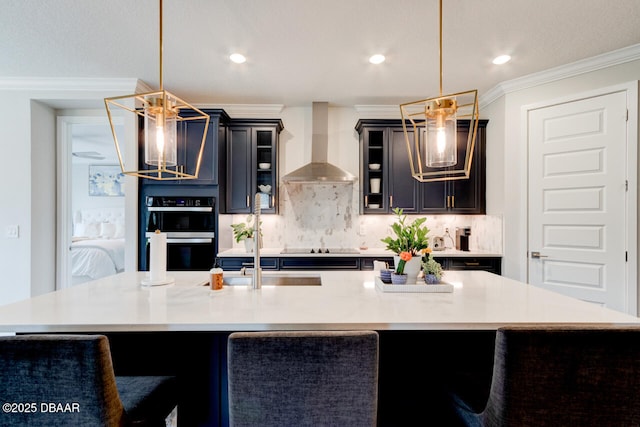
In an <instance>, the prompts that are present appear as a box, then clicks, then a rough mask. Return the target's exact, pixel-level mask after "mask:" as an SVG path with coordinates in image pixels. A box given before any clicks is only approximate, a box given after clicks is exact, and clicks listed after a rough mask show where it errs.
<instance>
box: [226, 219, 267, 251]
mask: <svg viewBox="0 0 640 427" xmlns="http://www.w3.org/2000/svg"><path fill="white" fill-rule="evenodd" d="M253 221H254V216H253V214H250V215H247V219H246V221H245V222H239V223H237V224H231V228H232V229H233V237H234V238H235V240H236V243H240V242H241V241H243V240H244V247H245V250H246V251H247V252H252V251H253V238H254V231H255V230H254V223H253ZM260 225H262V222H261V223H260Z"/></svg>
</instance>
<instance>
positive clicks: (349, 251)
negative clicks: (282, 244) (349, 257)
mask: <svg viewBox="0 0 640 427" xmlns="http://www.w3.org/2000/svg"><path fill="white" fill-rule="evenodd" d="M280 253H281V254H359V253H360V251H359V250H357V249H355V248H285V249H283V250H282V251H280Z"/></svg>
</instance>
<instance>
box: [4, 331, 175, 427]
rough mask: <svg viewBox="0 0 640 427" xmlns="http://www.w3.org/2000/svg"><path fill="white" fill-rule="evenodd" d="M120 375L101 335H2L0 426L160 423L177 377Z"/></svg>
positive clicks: (171, 401)
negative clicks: (0, 409) (123, 396)
mask: <svg viewBox="0 0 640 427" xmlns="http://www.w3.org/2000/svg"><path fill="white" fill-rule="evenodd" d="M121 378H122V379H123V381H122V384H118V382H117V379H116V377H115V375H114V371H113V366H112V361H111V353H110V348H109V342H108V340H107V337H105V336H102V335H18V336H3V337H0V399H1V400H2V404H3V407H2V412H0V426H7V425H8V426H123V425H129V424H132V423H136V424H135V425H141V426H150V425H164V418H165V417H167V416H168V415H169V413H170V412H171V410H172V409H173V408H174V407H175V406H176V404H177V391H176V387H175V383H174V382H175V379H174V378H172V377H121ZM119 388H120V389H121V391H122V394H123V395H126V400H124V401H123V400H122V399H121V397H120V394H121V393H120V392H119V390H118V389H119ZM123 402H124V403H123Z"/></svg>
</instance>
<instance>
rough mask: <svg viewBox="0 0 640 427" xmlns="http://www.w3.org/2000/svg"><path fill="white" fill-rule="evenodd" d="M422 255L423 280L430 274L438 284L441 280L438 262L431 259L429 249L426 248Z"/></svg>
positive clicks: (440, 266) (440, 268)
mask: <svg viewBox="0 0 640 427" xmlns="http://www.w3.org/2000/svg"><path fill="white" fill-rule="evenodd" d="M423 253H424V255H423V256H422V271H424V274H425V278H426V276H428V275H429V274H432V275H433V276H435V278H436V280H437V281H438V282H439V281H440V279H441V278H442V265H441V264H440V263H439V262H438V261H436V260H435V259H433V254H432V253H431V248H426V249H425V250H424V251H423Z"/></svg>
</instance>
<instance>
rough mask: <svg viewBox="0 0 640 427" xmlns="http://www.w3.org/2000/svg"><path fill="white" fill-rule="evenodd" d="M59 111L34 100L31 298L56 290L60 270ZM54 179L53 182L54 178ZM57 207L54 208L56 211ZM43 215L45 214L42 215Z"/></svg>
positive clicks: (32, 116) (32, 122) (32, 111)
mask: <svg viewBox="0 0 640 427" xmlns="http://www.w3.org/2000/svg"><path fill="white" fill-rule="evenodd" d="M55 129H56V117H55V110H54V109H53V108H51V107H48V106H47V105H45V104H43V103H41V102H38V101H31V142H32V143H31V180H32V181H31V182H32V183H34V184H36V185H33V186H32V187H31V211H32V212H34V213H36V214H32V215H31V293H30V295H31V296H35V295H40V294H43V293H46V292H51V291H53V290H55V287H56V284H55V281H51V273H52V272H53V273H54V274H55V271H56V257H55V256H53V257H52V256H51V254H55V253H56V240H55V236H56V215H55V206H56V179H55V176H56V158H57V157H56V131H55ZM52 177H53V179H52ZM52 207H53V209H52ZM40 213H43V214H40Z"/></svg>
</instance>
